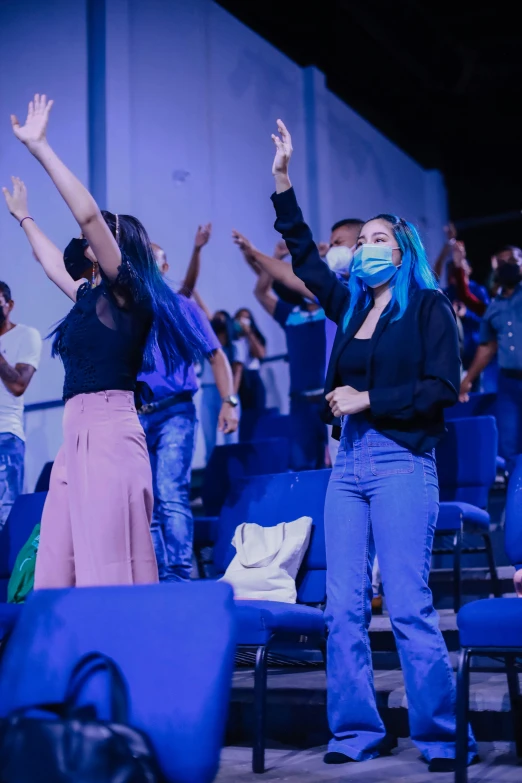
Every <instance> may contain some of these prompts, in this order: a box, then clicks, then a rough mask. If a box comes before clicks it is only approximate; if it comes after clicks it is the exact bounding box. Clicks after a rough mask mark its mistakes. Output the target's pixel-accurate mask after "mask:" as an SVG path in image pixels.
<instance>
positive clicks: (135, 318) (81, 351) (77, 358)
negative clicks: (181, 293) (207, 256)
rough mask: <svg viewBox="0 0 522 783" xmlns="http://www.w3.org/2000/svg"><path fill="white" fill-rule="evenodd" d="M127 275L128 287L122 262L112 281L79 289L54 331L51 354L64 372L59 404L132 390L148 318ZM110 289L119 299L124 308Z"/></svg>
mask: <svg viewBox="0 0 522 783" xmlns="http://www.w3.org/2000/svg"><path fill="white" fill-rule="evenodd" d="M130 275H132V276H133V277H134V280H133V281H132V283H133V284H132V285H129V283H128V278H129V265H128V262H124V263H122V267H121V268H120V273H119V275H118V277H117V279H116V281H114V282H112V283H110V282H108V281H107V280H106V279H103V280H102V282H101V283H100V285H98V286H97V287H96V288H91V287H90V285H89V284H88V283H85V284H84V285H82V286H80V288H79V289H78V292H77V294H76V304H75V305H74V307H73V308H72V310H71V311H70V313H69V314H68V315H67V316H66V318H65V319H64V320H63V321H62V323H61V324H60V325H59V327H58V329H57V330H56V333H55V334H56V336H55V341H54V344H53V354H58V355H59V356H60V358H61V359H62V361H63V365H64V368H65V382H64V387H63V399H64V400H69V399H71V397H75V396H76V395H77V394H90V393H93V392H100V391H108V390H110V389H122V390H124V391H135V389H136V382H137V376H138V373H139V371H140V369H141V365H142V362H143V353H144V350H145V344H146V342H147V337H148V334H149V331H150V328H151V325H152V319H153V313H152V307H151V304H150V302H149V301H148V299H147V297H146V296H145V295H144V293H143V291H142V290H140V288H141V286H140V284H139V280H137V276H136V274H135V272H134V271H133V270H132V271H131V272H130ZM115 290H117V291H118V293H119V294H120V293H121V294H122V295H123V296H124V298H125V306H124V307H122V306H121V305H120V304H119V302H118V300H117V299H116V297H115V295H114V291H115Z"/></svg>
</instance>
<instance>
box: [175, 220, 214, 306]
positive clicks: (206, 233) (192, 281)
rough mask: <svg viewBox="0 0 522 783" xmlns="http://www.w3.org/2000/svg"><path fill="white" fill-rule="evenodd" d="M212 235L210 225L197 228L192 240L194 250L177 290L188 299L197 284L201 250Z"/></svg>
mask: <svg viewBox="0 0 522 783" xmlns="http://www.w3.org/2000/svg"><path fill="white" fill-rule="evenodd" d="M211 234H212V223H207V225H206V226H198V230H197V231H196V237H195V239H194V248H193V250H192V255H191V257H190V261H189V265H188V268H187V273H186V275H185V279H184V281H183V283H182V285H181V288H180V289H179V293H180V294H183V296H186V297H188V298H189V299H190V297H191V296H192V294H193V293H194V289H195V287H196V284H197V282H198V278H199V270H200V267H201V248H203V247H205V245H206V244H207V242H208V240H209V239H210V235H211Z"/></svg>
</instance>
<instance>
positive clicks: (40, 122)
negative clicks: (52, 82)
mask: <svg viewBox="0 0 522 783" xmlns="http://www.w3.org/2000/svg"><path fill="white" fill-rule="evenodd" d="M52 106H53V101H48V100H47V97H46V96H45V95H35V96H34V100H32V101H31V102H30V103H29V108H28V110H27V119H26V121H25V125H20V122H19V121H18V118H17V117H16V116H15V115H14V114H11V125H12V126H13V132H14V135H15V136H16V138H17V139H18V140H19V141H21V142H22V143H23V144H25V145H26V146H27V147H28V149H29V150H31V148H32V147H35V146H38V145H40V144H42V143H43V142H45V141H46V137H45V134H46V131H47V123H48V122H49V114H50V112H51V109H52Z"/></svg>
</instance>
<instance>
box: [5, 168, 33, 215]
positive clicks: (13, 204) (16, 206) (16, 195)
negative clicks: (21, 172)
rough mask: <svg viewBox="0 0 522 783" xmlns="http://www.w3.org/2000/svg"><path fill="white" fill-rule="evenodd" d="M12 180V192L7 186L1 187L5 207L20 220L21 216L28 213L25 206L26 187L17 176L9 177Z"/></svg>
mask: <svg viewBox="0 0 522 783" xmlns="http://www.w3.org/2000/svg"><path fill="white" fill-rule="evenodd" d="M11 179H12V181H13V192H12V193H10V192H9V191H8V189H7V188H2V193H3V194H4V197H5V203H6V204H7V209H8V210H9V212H10V213H11V215H12V216H13V217H14V218H15V219H16V220H18V222H20V220H22V218H24V217H27V215H28V214H29V212H28V207H27V188H26V187H25V185H24V183H23V182H22V180H21V179H19V177H11Z"/></svg>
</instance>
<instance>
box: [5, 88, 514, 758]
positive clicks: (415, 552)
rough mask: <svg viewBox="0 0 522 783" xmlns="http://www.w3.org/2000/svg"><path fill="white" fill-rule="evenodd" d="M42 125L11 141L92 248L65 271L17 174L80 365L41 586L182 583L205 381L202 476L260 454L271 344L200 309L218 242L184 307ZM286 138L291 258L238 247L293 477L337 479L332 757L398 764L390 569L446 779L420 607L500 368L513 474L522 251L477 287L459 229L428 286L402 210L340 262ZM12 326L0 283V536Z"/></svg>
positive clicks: (330, 554) (15, 413) (13, 442)
mask: <svg viewBox="0 0 522 783" xmlns="http://www.w3.org/2000/svg"><path fill="white" fill-rule="evenodd" d="M51 108H52V101H48V100H47V98H46V97H45V96H40V95H36V96H35V98H34V100H33V101H31V103H30V104H29V110H28V115H27V119H26V122H25V124H24V125H21V124H20V123H19V121H18V120H17V118H16V117H12V125H13V132H14V135H15V137H16V138H17V139H18V140H19V141H20V142H22V143H23V144H24V145H25V146H26V147H27V149H28V151H29V152H30V153H31V154H32V155H33V157H34V158H35V159H36V161H37V162H39V163H40V165H41V166H42V167H43V169H44V170H45V172H46V173H47V175H48V176H49V178H50V180H51V181H52V183H53V184H54V186H55V187H56V188H57V190H58V192H59V193H60V195H61V196H62V198H63V199H64V201H65V203H66V205H67V207H68V208H69V210H70V211H71V213H72V215H73V217H74V219H75V220H76V222H77V224H78V231H79V234H80V236H79V237H75V238H73V239H72V240H71V242H70V243H69V244H68V246H67V248H66V249H65V252H62V251H61V250H59V249H58V248H57V247H56V246H55V245H54V244H53V243H52V241H51V240H50V239H49V238H48V237H47V236H46V235H45V234H44V233H43V231H42V230H41V228H40V227H39V226H38V224H37V223H36V221H35V218H34V217H33V215H32V213H31V212H30V210H29V204H28V196H27V190H26V187H25V185H24V183H23V182H22V181H21V180H19V179H17V178H13V185H12V188H11V189H10V190H9V189H7V188H4V189H3V192H4V195H5V199H6V203H7V206H8V208H9V211H10V212H11V214H12V215H13V217H14V218H15V219H16V220H17V222H18V223H19V225H20V227H21V230H23V231H24V233H25V235H26V236H27V239H28V241H29V244H30V246H31V248H32V250H33V253H34V255H35V256H36V258H37V259H38V261H39V262H40V264H41V266H42V268H43V270H44V272H45V273H46V275H47V277H48V278H49V279H50V281H51V282H53V283H54V284H55V285H56V286H58V288H60V289H61V290H62V291H63V293H64V294H65V295H66V296H68V297H69V298H70V299H71V300H72V302H73V307H72V309H71V310H70V312H69V314H68V315H67V316H66V317H65V318H64V319H63V321H62V322H61V323H60V324H59V325H58V327H57V328H56V329H55V332H54V340H53V352H54V353H55V354H56V355H57V356H59V357H60V358H61V360H62V362H63V365H64V368H65V381H64V394H63V396H64V401H65V412H64V442H63V446H62V447H61V449H60V451H59V453H58V455H57V457H56V460H55V463H54V466H53V471H52V474H51V480H50V488H49V492H48V495H47V500H46V504H45V508H44V512H43V518H42V528H41V536H40V545H39V550H38V556H37V562H36V575H35V587H36V588H37V589H39V588H48V587H69V586H74V585H77V586H83V585H103V584H136V583H154V582H157V581H158V580H160V579H161V580H163V581H183V580H186V579H189V578H190V574H191V568H192V536H193V529H192V527H193V521H192V513H191V509H190V481H191V463H192V457H193V452H194V443H195V432H196V409H195V405H194V395H195V393H196V391H197V390H198V387H199V386H200V385H201V387H202V408H201V421H202V427H203V433H204V440H205V444H206V449H207V458H208V456H209V455H210V454H211V452H212V450H213V448H214V446H215V445H216V443H218V442H222V441H224V442H233V441H235V440H237V439H238V437H240V434H241V435H242V436H243V437H245V438H247V437H248V436H249V432H250V431H251V430H249V428H251V426H252V425H251V423H252V421H255V417H256V416H258V415H261V414H262V413H263V411H264V410H265V407H266V393H265V389H264V385H263V380H262V374H261V363H262V362H263V361H264V360H265V359H266V354H267V344H266V339H265V337H264V335H263V334H262V333H261V331H260V329H259V328H258V326H257V324H256V321H255V318H254V316H253V313H252V311H251V309H250V308H249V307H244V306H242V307H240V308H239V309H238V310H237V311H236V312H235V314H234V315H231V314H229V313H228V312H227V311H225V310H217V311H215V312H214V311H212V310H210V309H209V308H208V306H207V305H206V303H205V302H204V301H203V300H202V298H201V296H200V294H199V293H198V289H197V284H198V279H199V275H200V270H201V256H202V252H203V248H204V247H205V246H206V245H207V243H208V242H209V241H210V239H211V233H212V226H211V225H210V224H208V225H204V226H201V227H199V228H198V230H197V233H196V236H195V240H194V247H193V252H192V255H191V258H190V261H189V265H188V268H187V271H186V273H185V277H184V279H183V282H182V284H181V286H179V288H178V290H174V289H173V287H172V286H171V285H169V284H168V282H167V275H168V273H169V262H168V260H167V256H166V253H165V251H164V250H163V249H162V248H161V247H159V246H158V245H155V244H153V243H152V242H151V241H150V239H149V236H148V234H147V232H146V229H145V228H144V226H143V225H142V224H141V223H140V221H139V220H138V219H137V218H135V217H133V216H129V215H119V214H117V213H112V212H107V211H102V210H100V208H99V206H98V205H97V204H96V202H95V201H94V199H93V197H92V196H91V195H90V193H89V192H88V191H87V189H86V188H85V187H84V186H83V185H82V184H81V182H80V181H79V180H78V179H77V178H76V177H75V176H74V174H73V173H72V172H71V171H70V170H69V169H68V168H67V167H66V166H65V164H64V163H63V162H62V161H61V160H60V158H59V157H58V155H57V154H56V153H55V151H54V150H53V149H52V147H51V146H50V144H49V142H48V140H47V135H46V129H47V124H48V121H49V117H50V112H51ZM273 141H274V144H275V149H276V152H275V159H274V164H273V174H274V178H275V190H276V192H275V193H274V195H273V196H272V201H273V204H274V208H275V213H276V229H277V231H279V233H280V234H281V236H282V239H281V241H280V242H279V243H278V244H277V246H276V251H275V253H274V254H273V255H266V254H264V253H263V252H261V251H259V250H258V249H257V248H255V247H254V245H253V244H252V243H251V242H250V241H249V240H248V239H247V238H246V237H245V236H243V235H242V234H240V233H239V232H237V231H234V232H233V234H232V239H233V241H234V242H235V244H236V245H237V246H238V248H239V250H240V251H241V253H242V255H243V257H244V259H245V262H246V263H247V264H248V265H249V266H250V268H251V269H252V271H253V273H254V275H255V276H254V278H253V282H254V295H255V298H256V300H257V302H258V303H259V304H260V305H261V307H262V308H263V309H264V310H265V311H266V312H267V313H268V314H269V315H270V316H271V317H272V318H273V319H274V321H275V322H276V323H277V324H278V325H279V326H280V327H281V329H282V330H283V331H284V334H285V337H286V344H287V354H288V356H287V358H288V363H289V370H290V389H289V397H290V399H289V408H290V416H291V419H292V420H293V430H292V432H293V444H292V446H293V448H292V468H293V469H294V470H314V469H319V468H322V467H325V466H332V473H331V479H330V484H329V489H328V494H327V499H326V507H325V531H326V553H327V566H328V571H327V594H328V600H327V607H326V613H327V618H328V628H329V639H328V670H327V673H328V710H329V721H330V728H331V731H332V735H333V737H332V740H331V743H330V747H329V750H328V753H327V754H326V756H325V762H326V763H331V764H338V763H344V762H346V761H362V760H365V759H369V758H374V757H375V756H376V755H378V754H379V753H382V752H386V751H387V750H389V748H387V746H386V743H387V738H386V731H385V727H384V725H383V723H382V720H381V718H380V716H379V713H378V710H377V707H376V703H375V692H374V689H373V673H372V668H371V659H370V656H369V655H368V649H369V647H368V626H369V621H370V618H371V601H372V597H373V593H372V574H371V565H372V563H374V561H375V553H376V552H377V554H378V558H379V568H380V571H381V573H382V579H383V583H384V586H385V592H386V598H387V606H388V610H389V613H390V617H391V620H392V625H393V628H394V630H395V632H396V638H397V643H398V650H399V654H400V657H401V663H402V668H403V672H404V676H405V685H406V691H407V694H408V701H409V704H410V727H411V735H412V739H413V740H414V741H415V742H416V744H417V745H418V747H419V749H420V750H421V753H422V755H423V756H424V758H425V759H426V760H427V761H428V762H429V764H430V769H431V770H432V771H444V770H446V769H448V768H449V767H450V766H451V765H452V764H453V758H454V734H455V717H454V703H455V694H454V686H453V679H452V676H451V666H450V664H449V659H448V654H447V651H446V648H445V645H444V642H443V639H442V635H441V633H440V630H439V627H438V618H437V614H436V612H435V610H434V608H433V604H432V597H431V592H430V590H429V588H428V575H429V568H430V558H431V546H432V541H433V534H434V529H435V525H436V520H437V513H438V511H437V510H438V481H437V472H436V465H435V457H434V447H435V446H436V444H437V442H438V441H439V439H440V438H441V437H442V436H443V434H444V408H446V407H449V406H451V405H454V404H455V403H456V402H457V400H458V398H459V395H460V398H461V399H462V400H465V399H466V397H467V395H468V394H469V393H470V392H471V391H475V390H480V389H481V388H482V384H483V383H484V382H485V381H484V373H485V370H486V367H487V366H488V365H491V364H492V362H493V360H494V359H495V357H497V355H498V358H497V363H498V401H499V416H498V424H499V431H500V449H501V455H502V456H503V457H504V458H505V460H506V466H507V471H508V474H509V472H510V470H511V468H512V464H513V460H514V457H515V455H516V454H517V453H518V452H520V451H522V412H521V410H520V398H521V395H520V391H522V341H521V340H520V337H519V331H518V327H519V326H521V328H522V310H521V309H520V308H519V307H518V304H519V302H522V285H521V272H520V270H521V265H522V251H520V250H519V249H518V248H516V247H512V246H504V247H502V248H501V249H500V250H499V251H498V252H497V253H496V254H495V256H494V258H493V260H492V276H491V279H490V281H489V283H488V287H487V288H486V287H482V286H479V285H478V284H476V283H474V281H472V280H471V279H470V275H471V267H470V264H469V263H468V260H467V258H466V249H465V246H464V244H463V243H462V242H461V241H459V239H458V237H457V235H456V232H455V231H454V230H453V228H452V227H449V228H448V231H447V244H446V245H445V247H444V249H443V251H442V253H441V255H440V256H439V259H438V260H437V262H436V263H435V267H434V269H432V268H431V266H430V264H429V263H428V259H427V257H426V252H425V250H424V247H423V245H422V241H421V239H420V236H419V234H418V232H417V229H416V228H415V226H413V225H412V224H411V223H410V222H408V221H406V220H404V219H403V218H400V217H398V216H395V215H392V214H388V213H382V214H379V215H377V216H375V217H372V218H371V219H370V220H362V219H359V218H354V217H350V218H346V219H343V220H340V221H338V222H336V223H335V224H334V225H333V226H332V232H331V237H330V241H329V243H327V244H319V245H318V244H316V243H315V241H314V239H313V237H312V234H311V232H310V229H309V228H308V226H307V224H306V222H305V220H304V217H303V215H302V212H301V210H300V208H299V205H298V201H297V196H296V193H295V192H294V189H293V187H292V184H291V182H290V179H289V164H290V159H291V156H292V141H291V137H290V134H289V132H288V130H287V129H286V127H285V125H284V124H283V123H282V122H281V121H278V133H277V134H274V136H273ZM287 256H289V257H290V258H291V263H288V261H287V260H286V257H287ZM437 276H438V278H439V279H437ZM440 281H442V283H440ZM441 284H442V286H443V288H444V290H445V293H443V292H442V291H441V290H440V286H441ZM12 310H13V301H12V295H11V292H10V290H9V287H8V286H7V284H5V283H1V284H0V349H1V352H0V380H1V381H2V384H1V386H0V439H1V443H2V445H3V446H5V448H3V449H2V459H1V461H0V467H1V468H2V476H0V490H1V492H2V494H1V495H0V502H1V506H0V509H1V512H2V518H4V517H5V514H6V513H7V511H8V509H9V507H10V504H12V502H13V499H14V497H15V496H16V494H17V492H19V491H20V488H21V481H22V479H21V476H22V475H23V474H22V468H23V429H21V421H22V418H21V416H22V412H23V392H24V391H25V389H26V388H27V385H28V384H29V382H30V380H31V377H32V375H33V374H34V372H35V370H36V369H37V367H38V361H39V352H40V342H39V336H38V335H37V333H35V332H34V330H31V329H28V328H27V327H21V326H19V325H18V326H16V325H15V324H14V323H13V322H12V321H11V312H12ZM519 311H520V312H519ZM462 367H463V368H464V370H463V371H462ZM198 374H199V377H198ZM241 419H243V421H244V422H245V424H244V425H243V429H242V432H241V433H240V429H239V423H240V420H241ZM327 426H329V427H330V432H328V429H327ZM334 443H336V444H337V445H335V446H334ZM13 466H14V467H13ZM21 466H22V467H21ZM475 760H476V745H475V741H474V738H473V736H472V734H471V731H470V735H469V762H470V763H473V762H474V761H475Z"/></svg>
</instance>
